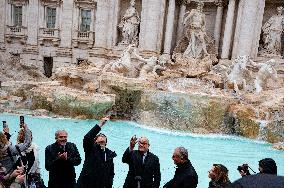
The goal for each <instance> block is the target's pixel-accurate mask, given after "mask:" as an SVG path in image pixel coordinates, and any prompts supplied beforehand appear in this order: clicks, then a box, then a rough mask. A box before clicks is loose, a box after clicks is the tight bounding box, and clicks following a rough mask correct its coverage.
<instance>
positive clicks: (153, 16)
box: [139, 0, 166, 52]
mask: <svg viewBox="0 0 284 188" xmlns="http://www.w3.org/2000/svg"><path fill="white" fill-rule="evenodd" d="M165 4H166V1H165V0H143V1H142V16H141V23H140V35H139V48H140V49H142V50H147V51H152V52H160V51H161V45H162V38H163V24H164V14H165Z"/></svg>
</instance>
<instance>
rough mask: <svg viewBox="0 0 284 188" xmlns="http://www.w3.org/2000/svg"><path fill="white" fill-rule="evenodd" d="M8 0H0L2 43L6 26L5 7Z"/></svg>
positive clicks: (0, 37)
mask: <svg viewBox="0 0 284 188" xmlns="http://www.w3.org/2000/svg"><path fill="white" fill-rule="evenodd" d="M5 4H6V1H0V43H4V37H5V35H4V34H5V28H6V23H5V20H6V15H5V12H6V11H5V7H6V5H5Z"/></svg>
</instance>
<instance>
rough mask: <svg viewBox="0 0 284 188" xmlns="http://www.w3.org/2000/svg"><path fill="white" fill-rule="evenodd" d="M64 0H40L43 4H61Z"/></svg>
mask: <svg viewBox="0 0 284 188" xmlns="http://www.w3.org/2000/svg"><path fill="white" fill-rule="evenodd" d="M62 2H63V1H62V0H40V3H41V4H42V5H57V6H59V5H61V4H62Z"/></svg>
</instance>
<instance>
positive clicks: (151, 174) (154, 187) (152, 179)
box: [122, 148, 161, 188]
mask: <svg viewBox="0 0 284 188" xmlns="http://www.w3.org/2000/svg"><path fill="white" fill-rule="evenodd" d="M142 158H143V157H142V155H141V154H140V152H139V151H137V150H133V151H130V150H129V148H127V149H126V151H125V152H124V154H123V157H122V162H123V163H127V164H128V165H129V171H128V174H127V177H126V179H125V183H124V185H123V187H124V188H136V187H137V185H138V182H137V181H138V180H137V178H139V177H140V178H141V180H140V187H141V188H159V186H160V181H161V172H160V163H159V158H158V157H157V156H156V155H154V154H153V153H151V152H149V151H148V153H147V156H146V158H145V159H144V164H143V162H142V161H143V159H142Z"/></svg>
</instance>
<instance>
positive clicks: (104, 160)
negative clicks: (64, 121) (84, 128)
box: [77, 125, 116, 188]
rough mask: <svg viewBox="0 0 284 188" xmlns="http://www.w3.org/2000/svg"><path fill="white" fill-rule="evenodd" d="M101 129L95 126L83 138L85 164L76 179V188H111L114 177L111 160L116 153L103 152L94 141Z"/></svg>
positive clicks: (106, 149)
mask: <svg viewBox="0 0 284 188" xmlns="http://www.w3.org/2000/svg"><path fill="white" fill-rule="evenodd" d="M100 130H101V128H100V127H99V126H98V125H95V126H94V127H93V128H92V129H91V130H90V131H89V132H88V133H87V134H86V135H85V136H84V140H83V147H84V151H85V162H84V165H83V169H82V171H81V174H80V177H79V179H78V184H77V187H78V188H111V187H112V184H113V177H114V164H113V158H114V157H116V153H115V152H113V151H111V150H109V149H108V148H105V154H104V153H103V152H104V151H103V150H101V147H100V146H99V145H98V144H95V142H94V139H95V137H96V136H97V134H98V133H99V132H100ZM103 156H105V157H103Z"/></svg>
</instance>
